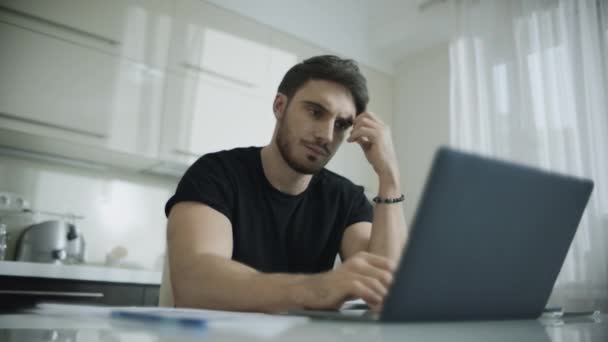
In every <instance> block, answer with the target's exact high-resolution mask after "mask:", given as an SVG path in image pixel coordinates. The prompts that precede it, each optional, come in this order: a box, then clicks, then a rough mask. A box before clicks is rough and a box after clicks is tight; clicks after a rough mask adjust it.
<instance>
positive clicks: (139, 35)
mask: <svg viewBox="0 0 608 342" xmlns="http://www.w3.org/2000/svg"><path fill="white" fill-rule="evenodd" d="M173 7H174V4H173V1H171V0H104V1H98V0H52V1H47V0H3V1H2V2H1V3H0V20H1V21H4V22H9V23H12V24H15V25H19V26H22V27H27V28H28V29H30V30H34V31H36V32H40V33H43V34H45V35H49V36H53V37H57V38H60V39H64V40H67V41H70V42H73V43H77V44H80V45H83V46H87V47H91V48H95V49H97V50H100V51H104V52H107V53H111V54H114V55H120V56H122V57H125V58H128V59H131V60H133V61H137V62H141V63H146V64H149V65H152V66H154V67H164V66H166V63H167V55H168V47H169V40H170V36H171V29H172V26H173V25H174V23H173V18H172V14H173Z"/></svg>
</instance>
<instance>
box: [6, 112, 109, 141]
mask: <svg viewBox="0 0 608 342" xmlns="http://www.w3.org/2000/svg"><path fill="white" fill-rule="evenodd" d="M0 118H5V119H10V120H15V121H21V122H23V123H27V124H35V125H39V126H44V127H48V128H54V129H60V130H62V131H66V132H72V133H78V134H82V135H88V136H91V137H95V138H105V137H106V135H105V134H99V133H93V132H89V131H85V130H81V129H77V128H69V127H64V126H61V125H55V124H51V123H48V122H44V121H40V120H35V119H28V118H22V117H20V116H17V115H13V114H7V113H2V112H0Z"/></svg>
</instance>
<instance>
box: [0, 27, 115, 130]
mask: <svg viewBox="0 0 608 342" xmlns="http://www.w3.org/2000/svg"><path fill="white" fill-rule="evenodd" d="M0 41H1V42H2V49H0V75H2V82H0V113H1V114H0V115H2V116H5V117H11V118H15V119H19V120H23V121H27V122H32V123H38V124H41V125H47V126H52V127H58V128H61V129H64V130H66V131H72V132H78V133H82V134H86V135H92V136H95V137H99V138H104V137H106V136H107V135H108V116H107V113H108V112H109V111H110V106H111V101H110V99H111V97H112V90H113V89H112V87H113V85H114V83H115V79H116V76H117V71H118V70H117V69H118V64H117V63H116V62H115V61H113V60H112V59H111V58H110V57H109V56H106V55H103V54H99V53H97V52H95V51H91V50H89V49H86V48H82V47H79V46H76V45H73V44H70V43H67V42H64V41H60V40H56V39H51V38H47V37H45V36H42V35H40V34H36V33H34V32H31V31H27V30H24V29H21V28H18V27H16V26H13V25H9V24H5V23H1V22H0Z"/></svg>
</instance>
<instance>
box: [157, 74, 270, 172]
mask: <svg viewBox="0 0 608 342" xmlns="http://www.w3.org/2000/svg"><path fill="white" fill-rule="evenodd" d="M163 120H164V123H165V124H164V125H163V129H164V130H165V131H164V134H163V138H164V141H163V146H164V154H165V156H164V157H165V158H168V159H169V160H173V161H178V162H181V163H183V165H189V164H191V163H192V162H193V161H194V160H196V158H198V157H199V156H201V155H203V154H205V153H208V152H214V151H219V150H224V149H230V148H234V147H242V146H261V145H265V144H267V143H268V142H269V141H270V138H271V137H272V131H273V129H274V122H275V119H274V115H273V113H272V101H271V100H269V99H268V98H265V97H261V96H257V95H255V94H251V93H250V92H247V91H244V90H243V89H242V88H241V87H240V86H238V85H234V84H231V83H230V82H228V81H226V80H224V79H221V78H214V77H211V76H199V77H191V76H185V77H184V76H179V75H175V74H171V73H170V74H169V75H168V86H167V94H166V107H165V111H164V119H163Z"/></svg>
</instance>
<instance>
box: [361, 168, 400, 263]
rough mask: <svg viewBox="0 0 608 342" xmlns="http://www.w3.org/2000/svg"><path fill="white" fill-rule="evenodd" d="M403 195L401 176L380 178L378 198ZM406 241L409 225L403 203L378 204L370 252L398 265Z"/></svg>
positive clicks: (375, 208) (394, 174) (390, 175)
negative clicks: (406, 221) (404, 213)
mask: <svg viewBox="0 0 608 342" xmlns="http://www.w3.org/2000/svg"><path fill="white" fill-rule="evenodd" d="M401 193H402V192H401V186H400V182H399V176H398V175H397V174H396V173H392V174H388V175H383V176H380V177H379V189H378V196H380V197H384V198H397V197H399V196H401ZM406 239H407V225H406V223H405V217H404V215H403V206H402V203H391V204H384V203H376V204H375V205H374V222H373V224H372V233H371V238H370V242H369V252H370V253H374V254H377V255H382V256H385V257H387V258H389V259H391V260H393V261H395V263H397V262H399V257H400V256H401V251H402V249H403V246H404V244H405V241H406Z"/></svg>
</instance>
